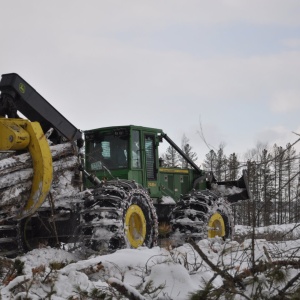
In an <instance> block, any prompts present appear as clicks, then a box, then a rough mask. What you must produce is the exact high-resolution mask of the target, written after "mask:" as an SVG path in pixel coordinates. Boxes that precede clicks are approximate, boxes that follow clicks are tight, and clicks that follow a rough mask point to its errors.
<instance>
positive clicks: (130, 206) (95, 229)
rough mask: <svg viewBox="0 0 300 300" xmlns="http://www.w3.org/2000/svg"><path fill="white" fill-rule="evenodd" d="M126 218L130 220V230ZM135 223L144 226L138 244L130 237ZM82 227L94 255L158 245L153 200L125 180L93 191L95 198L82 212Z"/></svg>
mask: <svg viewBox="0 0 300 300" xmlns="http://www.w3.org/2000/svg"><path fill="white" fill-rule="evenodd" d="M131 211H133V213H131ZM137 212H139V213H137ZM138 216H140V217H138ZM126 217H127V219H128V218H129V219H130V220H131V223H132V226H131V230H130V228H129V227H130V226H128V224H126ZM135 220H137V222H139V221H140V220H143V222H144V224H145V225H143V226H142V228H143V230H144V236H143V238H142V240H141V241H140V242H139V243H137V241H136V240H137V238H134V236H135V235H134V234H133V228H134V227H136V226H137V225H136V224H135V223H134V221H135ZM127 223H128V222H127ZM140 223H141V222H140ZM134 224H135V225H134ZM81 227H82V233H83V236H84V237H85V240H86V242H85V245H86V246H87V247H88V248H91V249H92V250H94V251H97V252H99V251H104V252H111V251H114V250H117V249H122V248H137V247H138V246H142V245H143V246H147V247H153V246H155V245H156V243H157V235H158V222H157V215H156V211H155V208H154V206H153V203H152V200H151V198H150V197H149V195H148V193H147V192H146V191H145V190H144V189H143V188H141V187H140V186H138V185H137V184H136V183H134V182H130V181H126V180H117V181H109V182H107V183H105V184H104V185H103V186H102V187H101V188H98V189H97V190H95V191H94V199H93V200H91V201H89V202H88V203H87V204H86V209H85V210H83V211H82V213H81ZM137 234H140V233H139V231H137ZM139 239H140V238H139Z"/></svg>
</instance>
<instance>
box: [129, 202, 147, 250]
mask: <svg viewBox="0 0 300 300" xmlns="http://www.w3.org/2000/svg"><path fill="white" fill-rule="evenodd" d="M125 235H126V237H127V239H128V241H129V243H130V245H131V246H132V247H133V248H137V247H139V246H141V245H142V244H143V243H144V240H145V237H146V219H145V216H144V213H143V211H142V209H141V208H140V207H139V206H138V205H135V204H134V205H131V206H130V207H129V208H128V210H127V212H126V216H125Z"/></svg>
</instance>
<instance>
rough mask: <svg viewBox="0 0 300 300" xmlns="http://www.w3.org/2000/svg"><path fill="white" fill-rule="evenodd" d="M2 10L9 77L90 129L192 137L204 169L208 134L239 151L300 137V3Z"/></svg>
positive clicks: (28, 5) (1, 66)
mask: <svg viewBox="0 0 300 300" xmlns="http://www.w3.org/2000/svg"><path fill="white" fill-rule="evenodd" d="M0 4H1V17H0V27H1V42H0V53H1V55H0V72H1V74H5V73H12V72H14V73H18V74H19V75H20V76H21V77H23V78H24V79H25V80H26V81H27V82H28V83H29V84H31V85H32V86H33V87H34V88H35V89H36V90H37V91H38V92H39V93H40V94H41V95H42V96H43V97H44V98H45V99H46V100H48V101H49V102H50V103H51V104H52V105H53V106H54V107H55V108H56V109H57V110H59V111H60V112H61V113H62V114H63V115H64V116H66V117H67V118H68V119H69V120H70V121H71V122H72V123H73V124H74V125H75V126H77V127H78V128H80V129H82V130H86V129H92V128H98V127H106V126H114V125H129V124H134V125H141V126H148V127H155V128H161V129H163V130H164V131H165V133H167V134H168V135H169V136H170V137H171V138H172V139H173V140H174V141H175V142H177V143H178V144H180V143H181V138H182V136H183V134H185V135H186V136H187V137H188V138H189V139H190V144H191V146H192V147H193V150H194V151H195V152H197V154H198V156H199V158H200V160H203V158H204V155H205V154H206V153H208V151H209V149H208V148H207V146H206V145H205V143H204V142H203V141H202V139H201V137H200V135H199V131H200V130H201V127H202V130H203V134H204V136H205V139H206V141H207V143H208V144H210V145H211V147H215V148H217V147H218V146H219V144H220V143H225V144H226V147H225V152H226V153H227V154H230V153H233V152H236V153H239V154H240V155H242V154H243V153H245V152H246V151H247V150H249V149H251V148H254V147H255V146H256V144H257V143H258V142H264V143H265V142H267V143H269V145H271V146H272V145H273V144H274V143H275V142H276V143H278V144H279V145H281V146H283V147H284V146H285V145H286V143H287V142H291V143H292V142H294V141H295V140H296V139H297V138H298V136H297V135H295V134H293V133H292V132H296V133H300V17H299V16H300V1H299V0H251V1H250V0H247V1H245V0H227V1H217V0H216V1H209V0H207V1H201V0H197V1H192V0H190V1H183V0H182V1H177V0H159V1H153V0H151V1H150V0H149V1H141V0H139V1H138V0H137V1H132V0H127V1H126V0H119V1H114V0H107V1H101V0H88V1H83V0H82V1H77V0H60V1H58V0H51V1H41V0H35V1H33V0H26V1H24V0H14V1H13V0H10V1H7V0H0ZM165 143H166V142H165ZM165 143H164V144H165ZM165 146H167V145H165Z"/></svg>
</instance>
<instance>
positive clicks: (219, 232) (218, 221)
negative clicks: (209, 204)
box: [208, 213, 225, 238]
mask: <svg viewBox="0 0 300 300" xmlns="http://www.w3.org/2000/svg"><path fill="white" fill-rule="evenodd" d="M216 236H220V237H222V236H225V223H224V219H223V217H222V216H221V214H219V213H214V214H213V215H212V216H211V217H210V219H209V222H208V237H209V238H213V237H216Z"/></svg>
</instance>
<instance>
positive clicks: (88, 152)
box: [0, 73, 248, 256]
mask: <svg viewBox="0 0 300 300" xmlns="http://www.w3.org/2000/svg"><path fill="white" fill-rule="evenodd" d="M0 91H1V95H0V255H5V256H15V255H17V254H19V253H22V252H24V251H28V250H30V249H33V248H35V247H39V246H41V245H49V246H58V245H62V244H64V243H69V244H71V243H79V244H80V245H81V246H83V247H88V248H89V249H92V250H95V251H100V250H102V249H108V250H114V249H118V248H124V247H133V248H137V247H139V246H141V245H145V246H148V247H152V246H154V245H156V242H157V236H158V224H159V223H163V222H167V223H169V224H171V225H172V233H171V234H172V236H173V237H174V238H176V237H177V238H179V239H181V241H183V240H184V238H185V237H188V236H191V237H193V238H194V239H200V238H203V237H214V236H217V235H218V236H221V237H224V238H227V237H229V236H230V235H231V234H232V228H233V223H232V216H231V210H230V205H229V202H236V201H238V200H245V199H248V188H247V183H246V181H245V179H244V176H242V177H241V179H239V180H238V181H232V182H216V180H215V179H214V177H213V176H212V175H211V174H205V173H204V172H203V171H202V170H200V169H199V168H198V166H197V165H195V163H194V162H193V161H191V160H190V159H189V157H187V156H186V155H185V154H184V153H183V152H182V150H181V149H180V148H179V147H178V146H177V145H176V144H175V143H174V142H173V141H172V140H171V139H170V138H169V137H168V136H167V135H166V134H165V133H164V132H163V131H162V130H160V129H154V128H146V127H140V126H133V125H129V126H118V127H106V128H98V129H94V130H87V131H85V132H84V133H82V132H81V131H79V130H78V129H77V128H76V127H75V126H73V125H72V124H71V123H70V122H69V121H68V120H66V118H64V117H63V116H62V115H61V114H60V113H59V112H58V111H57V110H56V109H55V108H54V107H52V106H51V105H50V104H49V103H48V102H47V101H46V100H45V99H44V98H43V97H42V96H41V95H40V94H38V93H37V92H36V91H35V90H34V89H33V88H32V87H31V86H30V85H29V84H28V83H27V82H26V81H25V80H23V79H22V78H21V77H20V76H19V75H17V74H14V73H12V74H5V75H2V79H1V81H0ZM18 112H19V113H21V114H22V115H23V116H25V118H26V119H25V118H20V117H19V115H18ZM163 140H166V141H167V142H169V143H170V145H171V146H172V147H173V148H174V149H175V150H177V151H178V152H179V154H181V155H182V157H183V158H184V159H186V160H187V162H188V163H189V164H190V165H191V166H192V167H193V169H180V168H170V167H163V166H162V164H161V161H160V159H159V154H158V146H159V144H160V143H161V142H162V141H163ZM83 145H84V146H83Z"/></svg>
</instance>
